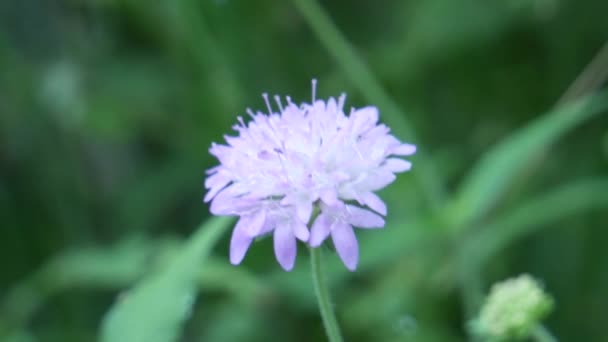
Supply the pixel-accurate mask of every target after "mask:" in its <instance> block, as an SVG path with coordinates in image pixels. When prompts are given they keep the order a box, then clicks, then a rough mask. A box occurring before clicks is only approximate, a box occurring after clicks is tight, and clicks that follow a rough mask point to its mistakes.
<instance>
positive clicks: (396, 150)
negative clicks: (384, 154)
mask: <svg viewBox="0 0 608 342" xmlns="http://www.w3.org/2000/svg"><path fill="white" fill-rule="evenodd" d="M390 153H391V154H394V155H396V156H410V155H412V154H414V153H416V145H412V144H401V145H399V146H395V147H393V148H392V149H391V151H390Z"/></svg>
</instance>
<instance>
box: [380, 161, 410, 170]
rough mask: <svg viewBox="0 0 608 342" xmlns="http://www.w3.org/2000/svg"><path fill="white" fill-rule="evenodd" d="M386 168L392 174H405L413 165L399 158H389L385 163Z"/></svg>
mask: <svg viewBox="0 0 608 342" xmlns="http://www.w3.org/2000/svg"><path fill="white" fill-rule="evenodd" d="M384 168H386V169H387V170H389V171H391V172H405V171H409V170H410V169H411V168H412V163H410V162H409V161H407V160H403V159H399V158H389V159H387V160H386V161H385V162H384Z"/></svg>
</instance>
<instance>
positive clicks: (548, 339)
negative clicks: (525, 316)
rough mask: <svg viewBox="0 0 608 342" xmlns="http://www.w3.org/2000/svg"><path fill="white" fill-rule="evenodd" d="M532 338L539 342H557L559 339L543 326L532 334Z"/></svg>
mask: <svg viewBox="0 0 608 342" xmlns="http://www.w3.org/2000/svg"><path fill="white" fill-rule="evenodd" d="M532 338H533V339H534V340H535V341H537V342H557V338H555V337H554V336H553V335H551V332H549V330H547V328H545V327H544V326H543V325H541V324H539V325H538V326H537V327H536V329H534V331H533V332H532Z"/></svg>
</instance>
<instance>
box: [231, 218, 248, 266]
mask: <svg viewBox="0 0 608 342" xmlns="http://www.w3.org/2000/svg"><path fill="white" fill-rule="evenodd" d="M252 241H253V238H252V237H251V236H249V235H247V233H245V232H244V231H243V230H242V229H238V227H235V228H234V230H233V231H232V237H231V239H230V263H231V264H233V265H238V264H240V263H241V261H243V258H244V257H245V254H246V253H247V250H248V249H249V246H250V245H251V242H252Z"/></svg>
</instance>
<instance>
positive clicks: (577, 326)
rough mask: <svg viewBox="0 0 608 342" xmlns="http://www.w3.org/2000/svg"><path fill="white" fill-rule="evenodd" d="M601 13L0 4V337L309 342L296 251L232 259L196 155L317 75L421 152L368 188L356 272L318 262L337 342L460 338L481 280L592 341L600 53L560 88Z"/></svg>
mask: <svg viewBox="0 0 608 342" xmlns="http://www.w3.org/2000/svg"><path fill="white" fill-rule="evenodd" d="M606 13H608V2H606V1H602V0H588V1H582V2H581V1H575V0H501V1H482V0H464V1H448V0H427V1H381V2H373V1H344V0H341V1H323V2H321V3H319V4H317V3H316V2H312V1H310V0H294V1H291V2H290V1H271V0H263V1H244V0H175V1H173V0H160V1H156V2H144V1H136V0H61V1H42V0H25V1H17V0H9V1H2V2H0V220H1V221H0V260H2V261H1V270H2V271H1V272H0V341H28V342H29V341H51V342H52V341H61V342H70V341H94V340H97V339H105V340H106V341H128V342H131V341H136V339H137V337H130V336H143V335H139V334H141V333H144V334H152V335H151V336H152V337H146V338H145V341H152V340H151V338H156V339H158V341H220V342H221V341H315V340H323V339H324V334H323V331H322V328H321V321H320V317H319V314H318V311H317V308H316V303H315V299H314V293H313V289H312V284H311V280H310V275H309V271H310V268H309V265H308V263H307V261H308V256H307V255H306V254H305V253H304V252H303V251H304V249H300V250H301V253H300V255H299V256H298V261H297V264H296V267H295V269H294V271H293V272H290V273H286V272H284V271H282V270H281V269H280V267H278V265H277V264H276V262H275V261H274V257H273V254H272V244H271V242H270V241H268V240H262V241H259V242H256V243H255V245H254V246H253V247H252V249H251V250H250V252H249V255H248V256H247V258H246V259H245V262H244V263H243V265H241V266H239V267H237V268H235V267H233V266H231V265H229V263H228V259H227V245H228V234H227V232H228V231H229V230H230V227H229V225H230V223H225V222H224V223H222V221H221V220H219V221H217V220H216V221H207V220H208V219H209V214H208V208H207V206H206V205H205V204H203V203H202V200H201V199H202V195H203V189H202V182H203V179H204V170H205V169H207V168H209V167H211V166H213V165H214V163H215V161H214V160H213V159H212V158H211V156H210V155H209V154H208V153H207V149H208V147H209V145H210V144H211V142H212V141H220V140H221V139H222V136H223V135H224V134H229V133H230V130H231V128H230V127H231V125H233V124H234V123H235V122H236V116H238V115H243V114H244V113H245V108H247V107H253V108H264V107H265V105H264V103H263V101H262V100H261V97H260V94H261V93H262V92H269V93H271V94H274V93H279V94H289V95H291V96H292V97H293V98H294V99H296V100H297V101H300V100H308V99H309V98H310V80H311V79H312V78H313V77H314V78H317V79H318V80H319V89H318V96H319V97H327V96H330V95H331V96H334V95H338V94H339V93H341V92H343V91H345V92H346V93H348V99H347V105H350V106H356V107H360V106H363V105H367V104H374V105H377V106H379V108H380V110H381V118H382V120H383V121H385V122H386V123H387V124H389V125H390V126H391V127H392V128H393V130H394V133H395V135H397V136H398V137H400V138H401V139H402V140H404V141H408V142H413V143H415V144H417V145H418V147H419V152H418V154H417V155H416V156H415V157H414V158H412V160H413V162H414V169H413V170H412V172H410V173H408V174H404V175H401V176H400V177H399V178H398V180H397V182H396V183H395V184H394V185H392V186H391V187H389V188H387V189H386V190H384V191H383V192H382V194H381V196H382V197H383V198H384V199H386V200H387V203H388V209H389V215H388V217H387V227H386V229H384V230H382V231H373V232H371V231H370V232H367V231H359V232H358V236H359V241H360V244H361V246H360V248H361V264H360V267H359V269H358V270H357V272H355V273H350V272H348V271H346V270H345V269H344V267H343V265H341V263H340V262H339V260H338V259H337V257H335V256H332V257H331V258H328V260H327V262H328V264H327V265H326V269H327V270H328V279H329V281H330V285H331V288H332V290H333V293H334V302H335V309H336V311H337V313H338V319H339V321H340V323H341V326H342V328H343V330H344V335H345V338H346V340H348V341H464V340H468V339H469V338H470V337H469V336H468V335H467V329H466V325H467V322H468V321H469V319H470V318H472V317H474V316H475V315H476V314H477V312H478V310H479V306H480V301H481V299H482V298H483V296H484V293H486V292H487V290H488V289H489V288H490V286H491V284H492V283H494V282H495V281H497V280H501V279H505V278H508V277H511V276H514V275H517V274H520V273H524V272H525V273H529V274H532V275H533V276H534V277H536V278H538V279H541V280H542V281H543V283H544V285H545V289H546V290H547V292H549V293H551V294H552V296H553V298H554V300H555V310H554V312H553V313H552V315H551V316H550V317H549V319H548V321H547V326H548V328H549V329H550V330H552V331H553V332H554V333H555V335H556V336H558V337H559V338H560V340H563V341H602V340H603V339H606V337H607V336H608V334H607V333H606V327H605V323H606V317H608V307H607V306H606V305H605V304H606V303H608V292H607V291H606V289H607V288H608V272H606V267H605V265H604V260H607V259H608V249H606V248H605V246H606V244H608V232H607V231H606V227H608V172H607V171H608V144H607V142H608V117H607V115H606V114H608V110H607V108H608V93H606V92H605V91H602V90H601V88H602V87H601V86H602V84H604V83H605V75H606V73H607V72H608V61H606V58H605V57H604V58H601V57H600V58H599V59H597V60H596V62H595V63H593V64H592V66H591V67H589V68H588V69H587V70H590V71H588V72H587V73H586V74H585V75H586V76H585V77H581V78H579V81H578V82H576V86H575V87H572V88H571V89H574V90H575V91H572V90H571V91H569V92H567V89H568V88H569V87H570V86H571V85H572V84H573V83H574V81H575V79H576V78H577V76H578V75H579V74H580V73H581V72H582V71H583V70H584V69H585V67H586V66H587V65H588V63H589V62H590V61H591V60H592V59H593V58H594V56H596V54H597V53H598V52H599V51H600V49H601V48H602V46H603V45H604V43H605V42H606V41H607V40H608V21H606ZM564 94H568V95H566V96H564ZM560 99H562V100H561V101H560ZM200 222H206V223H204V224H202V225H201V224H200ZM199 226H200V227H201V228H197V227H199ZM218 239H219V241H215V240H218ZM209 254H210V255H209ZM325 254H326V255H331V253H325ZM146 328H149V329H148V330H146ZM159 331H160V332H159ZM156 332H158V333H156Z"/></svg>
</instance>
